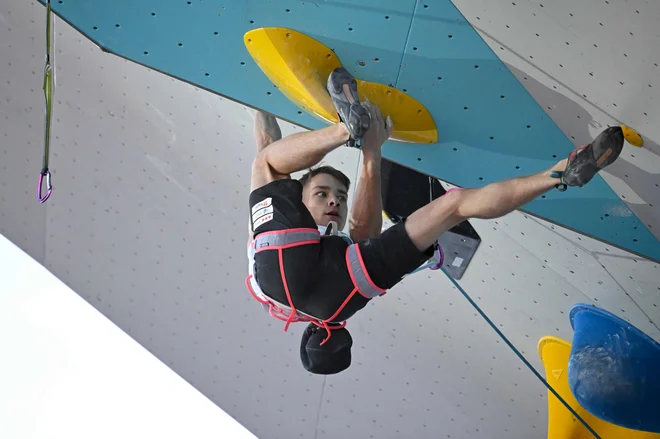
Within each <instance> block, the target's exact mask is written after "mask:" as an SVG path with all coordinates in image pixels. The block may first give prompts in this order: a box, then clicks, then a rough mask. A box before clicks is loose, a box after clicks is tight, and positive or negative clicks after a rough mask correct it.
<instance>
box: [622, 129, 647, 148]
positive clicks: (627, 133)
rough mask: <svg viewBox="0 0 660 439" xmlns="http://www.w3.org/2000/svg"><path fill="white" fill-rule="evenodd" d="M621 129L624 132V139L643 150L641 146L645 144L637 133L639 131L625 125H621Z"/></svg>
mask: <svg viewBox="0 0 660 439" xmlns="http://www.w3.org/2000/svg"><path fill="white" fill-rule="evenodd" d="M621 129H622V130H623V137H625V138H626V140H627V141H628V143H630V144H631V145H633V146H636V147H638V148H641V146H642V145H643V144H644V140H642V136H640V135H639V133H637V131H635V130H633V129H632V128H629V127H627V126H625V125H623V124H621Z"/></svg>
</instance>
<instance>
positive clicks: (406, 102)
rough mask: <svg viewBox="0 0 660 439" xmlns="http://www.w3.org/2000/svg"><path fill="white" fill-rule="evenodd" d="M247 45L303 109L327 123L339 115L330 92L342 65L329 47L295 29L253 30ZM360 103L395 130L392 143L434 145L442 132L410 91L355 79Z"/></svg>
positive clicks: (336, 120) (267, 74)
mask: <svg viewBox="0 0 660 439" xmlns="http://www.w3.org/2000/svg"><path fill="white" fill-rule="evenodd" d="M244 42H245V46H246V48H247V50H248V52H249V53H250V55H251V56H252V58H253V59H254V61H255V62H256V63H257V65H258V66H259V67H260V68H261V70H262V71H263V72H264V73H265V74H266V76H267V77H268V79H270V81H271V82H272V83H273V84H274V85H275V86H276V87H277V88H278V89H279V90H280V91H281V92H282V94H284V96H286V97H287V98H288V99H289V100H291V101H292V102H293V103H294V104H296V105H297V106H298V107H300V108H301V109H303V110H304V111H306V112H308V113H309V114H311V115H313V116H315V117H317V118H318V119H320V120H322V121H324V122H326V123H337V122H339V117H338V116H337V111H336V110H335V107H334V105H333V104H332V99H331V98H330V95H329V94H328V91H327V89H326V84H327V79H328V76H329V75H330V73H331V72H332V71H333V70H334V69H335V68H337V67H341V66H342V64H341V62H340V61H339V58H338V57H337V55H336V54H335V53H334V52H333V51H332V50H331V49H329V48H328V47H327V46H325V45H323V44H322V43H320V42H318V41H317V40H315V39H313V38H310V37H308V36H307V35H304V34H302V33H300V32H297V31H295V30H292V29H286V28H280V27H268V28H260V29H254V30H251V31H249V32H247V33H246V34H245V36H244ZM356 82H357V85H358V95H359V97H360V100H361V101H366V100H369V102H371V103H372V104H374V105H376V106H377V107H378V108H379V109H380V111H381V113H382V115H383V118H386V117H387V116H390V118H391V119H392V124H393V125H394V128H393V130H392V135H391V136H390V140H393V141H398V142H406V143H424V144H432V143H436V142H437V141H438V130H437V128H436V125H435V121H434V120H433V117H432V116H431V113H429V111H428V110H427V109H426V108H425V107H424V106H423V105H422V104H421V103H420V102H419V101H417V100H416V99H414V98H412V97H411V96H409V95H407V94H406V93H404V92H402V91H400V90H397V89H396V88H393V87H389V86H387V85H384V84H379V83H375V82H370V81H363V80H361V79H358V78H356Z"/></svg>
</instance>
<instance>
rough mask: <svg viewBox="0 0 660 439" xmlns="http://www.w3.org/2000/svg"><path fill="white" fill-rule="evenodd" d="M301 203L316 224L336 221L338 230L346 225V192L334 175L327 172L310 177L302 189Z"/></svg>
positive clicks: (321, 224) (325, 224)
mask: <svg viewBox="0 0 660 439" xmlns="http://www.w3.org/2000/svg"><path fill="white" fill-rule="evenodd" d="M303 203H304V204H305V206H307V209H309V211H310V212H311V214H312V216H313V217H314V221H316V224H317V225H320V226H327V225H328V223H329V222H330V221H336V222H337V226H338V228H339V230H343V228H344V226H345V225H346V217H347V215H348V193H347V190H346V186H344V185H343V184H342V182H340V181H339V180H337V179H336V178H335V177H333V176H331V175H328V174H317V175H315V176H314V177H312V178H311V179H310V180H309V181H308V182H307V183H306V184H305V188H304V189H303Z"/></svg>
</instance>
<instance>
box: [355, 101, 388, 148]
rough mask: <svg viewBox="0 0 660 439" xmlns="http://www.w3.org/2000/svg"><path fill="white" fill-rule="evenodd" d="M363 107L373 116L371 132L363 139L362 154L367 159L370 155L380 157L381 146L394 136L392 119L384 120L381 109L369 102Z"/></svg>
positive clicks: (370, 126)
mask: <svg viewBox="0 0 660 439" xmlns="http://www.w3.org/2000/svg"><path fill="white" fill-rule="evenodd" d="M362 105H363V106H364V107H365V108H366V109H367V110H369V115H370V116H371V122H370V125H369V130H368V131H367V132H366V134H365V135H364V137H363V138H362V147H361V150H362V153H363V154H364V155H365V157H366V156H369V155H376V156H380V148H381V146H383V143H385V142H386V141H387V139H389V137H390V136H391V135H392V119H390V117H389V116H387V119H386V120H383V115H382V114H381V113H380V109H379V108H378V107H376V106H375V105H373V104H371V103H370V102H368V101H367V102H364V103H363V104H362Z"/></svg>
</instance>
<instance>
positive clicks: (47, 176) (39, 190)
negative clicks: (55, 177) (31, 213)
mask: <svg viewBox="0 0 660 439" xmlns="http://www.w3.org/2000/svg"><path fill="white" fill-rule="evenodd" d="M44 176H45V177H46V186H47V188H48V192H47V193H46V195H45V196H43V197H42V196H41V189H42V187H43V181H44ZM51 192H53V186H52V185H51V184H50V171H49V170H48V169H46V170H44V171H41V173H40V174H39V186H38V187H37V200H38V201H39V202H40V203H44V202H45V201H46V200H47V199H48V198H49V197H50V193H51Z"/></svg>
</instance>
